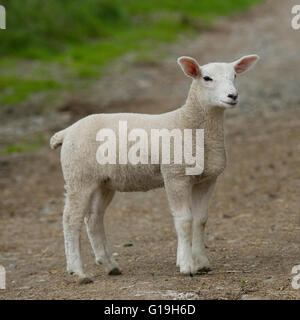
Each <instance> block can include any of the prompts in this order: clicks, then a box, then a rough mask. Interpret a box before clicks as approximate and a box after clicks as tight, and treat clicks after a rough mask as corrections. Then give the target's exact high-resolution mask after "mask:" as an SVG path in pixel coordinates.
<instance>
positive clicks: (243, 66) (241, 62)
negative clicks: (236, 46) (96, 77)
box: [232, 54, 259, 73]
mask: <svg viewBox="0 0 300 320" xmlns="http://www.w3.org/2000/svg"><path fill="white" fill-rule="evenodd" d="M258 59H259V56H258V55H256V54H251V55H249V56H244V57H242V58H240V59H238V60H236V61H234V62H232V63H233V65H234V70H235V72H236V73H243V72H245V71H247V70H249V69H250V68H252V67H253V66H254V65H255V63H256V62H257V60H258Z"/></svg>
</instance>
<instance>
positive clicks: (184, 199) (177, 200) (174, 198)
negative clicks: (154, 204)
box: [165, 179, 197, 275]
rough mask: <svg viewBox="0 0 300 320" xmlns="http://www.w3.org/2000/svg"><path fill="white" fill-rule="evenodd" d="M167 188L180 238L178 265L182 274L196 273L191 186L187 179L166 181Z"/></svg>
mask: <svg viewBox="0 0 300 320" xmlns="http://www.w3.org/2000/svg"><path fill="white" fill-rule="evenodd" d="M165 188H166V192H167V196H168V200H169V204H170V209H171V212H172V215H173V218H174V224H175V229H176V233H177V238H178V249H177V264H178V265H179V267H180V273H182V274H184V275H193V274H195V273H196V271H197V269H196V268H195V265H194V262H193V257H192V211H191V191H192V190H191V185H190V184H189V182H188V181H187V180H185V179H178V180H175V179H172V181H165Z"/></svg>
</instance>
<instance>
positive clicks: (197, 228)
mask: <svg viewBox="0 0 300 320" xmlns="http://www.w3.org/2000/svg"><path fill="white" fill-rule="evenodd" d="M215 183H216V181H215V180H213V181H210V182H206V183H203V184H198V185H194V186H193V192H192V201H193V207H192V212H193V242H192V254H193V259H194V262H195V266H196V268H197V270H198V271H208V270H209V261H208V259H207V256H206V253H205V245H204V230H205V224H206V221H207V218H208V207H209V200H210V198H211V196H212V194H213V191H214V187H215Z"/></svg>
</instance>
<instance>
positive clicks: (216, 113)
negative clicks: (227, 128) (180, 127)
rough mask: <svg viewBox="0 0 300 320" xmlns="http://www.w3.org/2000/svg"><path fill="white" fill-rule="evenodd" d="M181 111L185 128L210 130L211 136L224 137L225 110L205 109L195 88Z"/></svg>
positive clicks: (218, 108) (192, 88)
mask: <svg viewBox="0 0 300 320" xmlns="http://www.w3.org/2000/svg"><path fill="white" fill-rule="evenodd" d="M179 110H180V118H181V121H183V122H184V127H185V128H190V129H204V130H209V131H211V132H210V133H209V134H210V135H214V134H216V135H218V136H220V137H223V136H224V126H223V123H224V109H223V108H220V107H217V106H216V107H208V108H205V107H203V106H202V104H201V102H200V101H199V98H198V96H197V94H196V92H195V88H194V87H193V86H192V87H191V89H190V92H189V95H188V98H187V100H186V103H185V104H184V105H183V106H182V107H181V108H180V109H179Z"/></svg>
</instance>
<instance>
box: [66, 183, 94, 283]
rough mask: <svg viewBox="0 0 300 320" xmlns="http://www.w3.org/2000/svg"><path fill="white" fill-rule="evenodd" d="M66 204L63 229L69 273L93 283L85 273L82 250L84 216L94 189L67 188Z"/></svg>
mask: <svg viewBox="0 0 300 320" xmlns="http://www.w3.org/2000/svg"><path fill="white" fill-rule="evenodd" d="M66 190H67V194H66V203H65V208H64V214H63V229H64V238H65V251H66V259H67V271H68V272H69V273H70V274H75V275H77V276H79V278H80V281H81V282H82V283H88V282H91V280H90V279H89V278H88V277H86V275H85V274H84V272H83V267H82V260H81V248H80V238H81V237H80V236H81V228H82V223H83V219H84V216H85V215H86V213H87V212H88V210H89V207H90V201H91V197H92V194H93V191H94V188H92V187H91V186H85V187H82V188H80V190H77V189H76V190H74V189H72V188H70V187H68V186H66Z"/></svg>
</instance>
